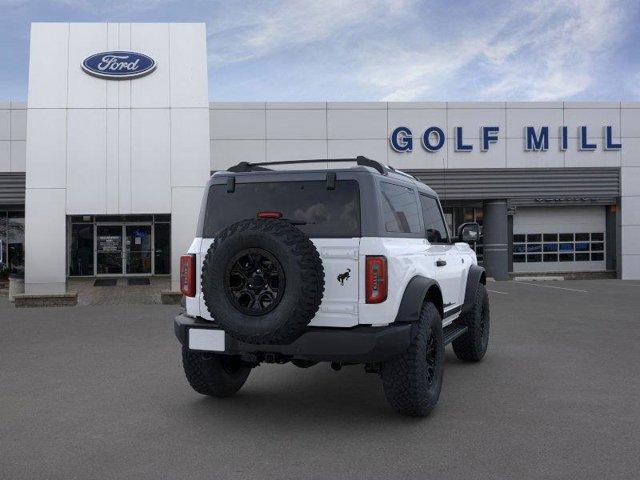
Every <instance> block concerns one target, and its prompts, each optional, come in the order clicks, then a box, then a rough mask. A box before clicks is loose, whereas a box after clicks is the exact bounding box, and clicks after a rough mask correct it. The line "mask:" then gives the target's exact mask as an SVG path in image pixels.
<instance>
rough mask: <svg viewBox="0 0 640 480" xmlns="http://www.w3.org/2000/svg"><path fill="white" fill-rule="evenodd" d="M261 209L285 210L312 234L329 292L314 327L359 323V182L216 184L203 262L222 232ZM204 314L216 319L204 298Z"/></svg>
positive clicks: (208, 213) (206, 225) (209, 208)
mask: <svg viewBox="0 0 640 480" xmlns="http://www.w3.org/2000/svg"><path fill="white" fill-rule="evenodd" d="M258 180H259V179H258ZM230 190H231V191H230ZM260 212H277V213H279V214H281V216H282V217H281V218H283V219H287V220H289V221H291V222H292V223H293V224H294V225H296V226H297V228H299V229H300V230H302V231H303V232H304V233H306V234H307V235H308V236H309V238H310V239H311V241H312V242H313V243H314V245H315V246H316V248H317V249H318V253H319V254H320V258H321V259H322V264H323V268H324V274H325V290H324V296H323V300H322V303H321V305H320V308H319V310H318V313H317V314H316V316H315V317H314V318H313V320H312V321H311V323H310V325H312V326H336V327H349V326H355V325H357V324H358V292H359V288H358V286H359V277H360V275H359V261H358V255H359V245H360V228H361V226H360V193H359V186H358V182H357V181H356V180H338V181H336V182H335V187H334V186H332V188H329V187H328V186H327V182H326V181H286V182H261V181H256V179H251V180H249V181H246V182H241V179H240V178H239V177H238V178H237V179H236V184H235V187H234V188H233V189H229V188H228V187H227V185H213V186H211V188H210V190H209V193H208V196H207V205H206V214H205V220H204V228H203V237H204V238H203V241H202V244H201V249H200V261H201V262H202V261H203V260H204V257H205V255H206V253H207V250H208V248H209V247H210V245H211V244H212V242H214V241H215V237H216V236H217V234H218V233H219V232H220V231H222V230H223V229H224V228H226V227H227V226H229V225H232V224H234V223H236V222H238V221H240V220H243V219H247V218H256V216H258V214H259V213H260ZM199 274H200V273H199V272H198V275H199ZM198 278H199V277H198ZM200 312H201V315H202V316H203V317H205V318H208V319H210V318H211V316H210V314H209V312H208V310H207V308H206V305H205V304H204V299H203V298H202V296H201V298H200Z"/></svg>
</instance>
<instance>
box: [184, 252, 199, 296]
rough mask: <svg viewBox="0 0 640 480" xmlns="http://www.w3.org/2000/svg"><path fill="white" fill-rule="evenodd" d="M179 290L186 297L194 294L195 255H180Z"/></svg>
mask: <svg viewBox="0 0 640 480" xmlns="http://www.w3.org/2000/svg"><path fill="white" fill-rule="evenodd" d="M180 291H181V292H182V294H183V295H184V296H186V297H195V296H196V256H195V255H183V256H181V257H180Z"/></svg>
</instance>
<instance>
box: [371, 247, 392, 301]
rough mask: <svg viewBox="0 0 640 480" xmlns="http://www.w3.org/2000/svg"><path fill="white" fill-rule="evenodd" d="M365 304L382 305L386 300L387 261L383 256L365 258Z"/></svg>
mask: <svg viewBox="0 0 640 480" xmlns="http://www.w3.org/2000/svg"><path fill="white" fill-rule="evenodd" d="M366 279H367V281H366V289H367V297H366V301H367V303H382V302H384V301H385V300H386V299H387V290H388V274H387V259H386V258H385V257H383V256H367V266H366Z"/></svg>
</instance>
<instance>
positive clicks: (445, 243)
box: [418, 192, 453, 245]
mask: <svg viewBox="0 0 640 480" xmlns="http://www.w3.org/2000/svg"><path fill="white" fill-rule="evenodd" d="M418 196H419V197H426V198H430V199H432V200H435V202H436V205H437V206H438V210H439V211H440V220H442V225H443V226H444V230H445V232H446V234H447V239H446V241H444V242H432V241H430V240H429V239H427V241H428V242H429V243H430V244H432V245H451V244H453V238H452V236H451V232H450V231H449V227H448V226H447V222H446V220H445V218H444V211H443V210H442V204H441V203H440V200H439V199H438V197H435V196H433V195H428V194H426V193H424V192H419V193H418ZM418 202H419V205H420V216H421V217H422V230H423V231H424V238H427V222H426V220H425V218H424V213H423V209H422V198H418Z"/></svg>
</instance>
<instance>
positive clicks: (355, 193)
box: [204, 180, 360, 238]
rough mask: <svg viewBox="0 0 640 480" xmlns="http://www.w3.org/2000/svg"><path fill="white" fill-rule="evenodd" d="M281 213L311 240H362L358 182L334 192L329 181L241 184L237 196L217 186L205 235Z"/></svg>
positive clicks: (338, 185)
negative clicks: (295, 223)
mask: <svg viewBox="0 0 640 480" xmlns="http://www.w3.org/2000/svg"><path fill="white" fill-rule="evenodd" d="M265 211H269V212H280V213H282V217H283V218H286V219H288V220H293V221H295V222H300V224H298V225H296V226H297V227H298V228H299V229H300V230H302V231H303V232H305V233H306V234H307V235H309V237H311V238H321V237H324V238H328V237H358V236H360V194H359V190H358V183H357V182H356V181H354V180H339V181H337V182H336V188H335V189H334V190H328V189H327V183H326V182H325V181H313V182H276V183H237V184H236V188H235V191H234V192H227V186H226V185H213V186H212V187H211V189H210V190H209V195H208V197H207V212H206V215H205V222H204V223H205V224H204V235H205V237H215V236H216V235H217V234H218V232H220V231H221V230H222V229H224V228H226V227H228V226H229V225H232V224H234V223H236V222H239V221H240V220H245V219H247V218H256V216H257V214H258V212H265Z"/></svg>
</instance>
